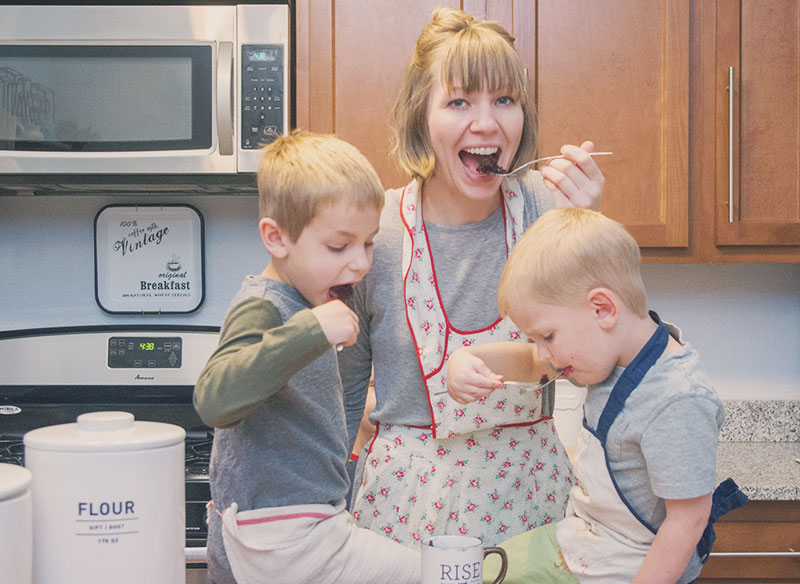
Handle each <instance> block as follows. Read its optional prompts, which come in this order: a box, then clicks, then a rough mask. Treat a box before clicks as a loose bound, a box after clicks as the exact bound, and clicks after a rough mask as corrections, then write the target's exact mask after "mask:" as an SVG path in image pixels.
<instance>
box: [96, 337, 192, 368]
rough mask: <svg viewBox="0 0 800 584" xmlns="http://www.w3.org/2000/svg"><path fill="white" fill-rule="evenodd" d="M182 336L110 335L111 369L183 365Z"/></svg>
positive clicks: (109, 363)
mask: <svg viewBox="0 0 800 584" xmlns="http://www.w3.org/2000/svg"><path fill="white" fill-rule="evenodd" d="M182 352H183V341H182V339H181V337H155V336H154V337H110V338H109V339H108V362H107V364H108V367H109V368H111V369H119V368H124V369H165V368H166V369H176V368H179V367H180V366H181V357H182Z"/></svg>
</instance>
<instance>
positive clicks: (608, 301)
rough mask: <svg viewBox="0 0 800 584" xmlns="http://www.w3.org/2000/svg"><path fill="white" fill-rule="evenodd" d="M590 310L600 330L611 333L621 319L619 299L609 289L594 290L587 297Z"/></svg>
mask: <svg viewBox="0 0 800 584" xmlns="http://www.w3.org/2000/svg"><path fill="white" fill-rule="evenodd" d="M587 300H588V302H589V307H590V309H591V310H592V311H593V312H594V316H595V319H596V320H597V322H598V324H599V325H600V328H602V329H603V330H606V331H609V330H611V329H612V328H614V325H616V324H617V320H618V319H619V308H618V307H619V302H620V299H619V297H618V296H617V295H616V294H614V292H612V291H611V290H609V289H608V288H594V289H592V290H590V291H589V294H588V295H587Z"/></svg>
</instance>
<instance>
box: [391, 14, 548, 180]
mask: <svg viewBox="0 0 800 584" xmlns="http://www.w3.org/2000/svg"><path fill="white" fill-rule="evenodd" d="M439 58H441V59H442V82H443V83H444V85H445V87H446V89H447V90H448V91H452V90H453V89H454V87H455V86H456V85H459V86H460V87H461V89H462V90H463V91H465V92H466V93H471V92H473V91H480V90H481V89H483V88H486V89H488V90H489V91H507V92H508V94H509V95H510V96H511V97H513V98H514V99H515V100H517V102H518V103H520V105H522V112H523V116H524V123H523V127H522V139H521V140H520V145H519V148H517V152H516V154H515V156H514V160H513V161H512V164H511V166H512V168H515V167H516V166H517V165H518V163H519V162H520V161H527V160H531V159H532V158H533V156H534V154H535V151H536V117H535V113H534V106H533V100H532V99H531V97H530V94H529V92H528V88H527V78H526V77H527V76H526V74H525V67H524V65H523V63H522V60H521V59H520V56H519V53H517V51H516V49H515V48H514V37H513V36H511V35H510V34H509V33H508V31H506V29H504V28H503V27H502V26H500V25H499V24H496V23H494V22H488V21H480V20H475V18H473V17H472V16H470V15H469V14H467V13H465V12H462V11H460V10H454V9H452V8H437V9H436V10H435V11H434V13H433V18H432V20H431V22H430V23H428V24H426V25H425V27H423V29H422V32H421V33H420V36H419V38H418V39H417V44H416V46H415V47H414V54H413V55H412V57H411V60H410V61H409V63H408V66H407V68H406V73H405V79H404V84H403V89H402V90H401V92H400V94H399V95H398V97H397V101H396V102H395V104H394V108H393V109H392V127H393V129H394V136H393V144H392V150H393V153H394V155H395V159H396V160H397V163H398V165H399V166H400V167H401V168H402V169H403V170H404V171H405V172H407V173H409V174H410V175H411V176H412V177H414V178H419V179H423V180H424V179H426V178H428V177H429V176H430V175H431V173H432V172H433V169H434V165H435V162H436V161H435V158H434V154H433V148H432V147H431V144H430V139H429V137H428V120H427V113H428V99H429V98H430V95H431V91H432V89H433V83H434V80H435V78H436V76H435V74H434V73H433V72H432V71H431V66H432V65H433V63H435V62H436V61H437V60H438V59H439Z"/></svg>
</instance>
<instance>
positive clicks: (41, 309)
mask: <svg viewBox="0 0 800 584" xmlns="http://www.w3.org/2000/svg"><path fill="white" fill-rule="evenodd" d="M130 203H140V204H141V203H183V204H190V205H193V206H195V207H196V208H197V209H198V210H199V211H200V212H201V214H202V216H203V218H204V222H205V287H206V294H205V301H204V303H203V305H202V306H201V307H200V308H199V309H198V310H197V311H195V312H193V313H191V314H171V315H160V316H152V315H151V316H147V317H143V316H137V315H112V314H107V313H105V312H103V311H102V310H101V309H100V307H99V306H98V305H97V303H96V301H95V287H94V218H95V215H96V214H97V212H98V211H99V210H100V209H102V208H103V207H104V206H106V205H110V204H130ZM257 212H258V201H257V198H256V197H253V196H237V195H220V196H215V195H204V196H193V197H188V196H181V195H171V196H169V195H151V196H148V197H142V196H138V197H132V196H113V197H110V196H102V195H95V196H69V197H63V196H17V197H8V196H0V330H14V329H24V328H39V327H60V326H74V325H98V324H151V323H159V324H181V325H211V326H219V325H220V324H221V323H222V320H223V318H224V317H225V312H226V310H227V308H228V304H229V302H230V299H231V298H232V297H233V295H234V293H235V292H236V290H238V288H239V285H240V283H241V281H242V279H243V277H244V276H245V275H247V274H255V273H259V272H260V271H261V270H262V269H263V268H264V267H265V265H266V263H267V255H266V252H265V251H264V248H263V245H262V244H261V241H260V239H259V236H258V231H257ZM643 276H644V280H645V285H646V286H647V290H648V299H649V304H650V307H651V308H652V309H653V310H655V311H657V312H658V313H659V314H660V315H661V317H662V318H663V319H664V320H667V321H670V322H673V323H675V324H677V325H678V326H679V327H680V328H681V329H682V330H683V333H684V337H685V339H686V340H687V341H688V342H689V343H690V344H691V345H692V346H693V347H695V348H696V349H697V350H698V351H700V354H701V356H702V358H703V361H704V363H705V365H706V368H707V369H708V371H709V374H710V376H711V379H712V381H713V383H714V385H715V387H716V388H717V391H718V392H719V394H720V396H721V397H722V398H723V399H725V400H748V401H749V400H789V401H791V400H800V357H799V356H798V347H800V264H713V265H703V264H646V265H644V266H643ZM795 419H797V416H795Z"/></svg>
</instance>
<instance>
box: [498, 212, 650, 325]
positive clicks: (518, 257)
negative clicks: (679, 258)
mask: <svg viewBox="0 0 800 584" xmlns="http://www.w3.org/2000/svg"><path fill="white" fill-rule="evenodd" d="M640 265H641V254H640V253H639V246H638V245H637V243H636V240H635V239H633V237H632V236H631V234H630V233H628V232H627V231H626V230H625V228H624V227H623V226H622V225H620V224H619V223H617V222H616V221H614V220H613V219H609V218H608V217H605V216H603V215H601V214H600V213H598V212H596V211H591V210H589V209H574V208H566V209H553V210H551V211H548V212H547V213H545V214H544V215H542V216H541V217H540V218H539V219H537V220H536V221H535V222H534V223H533V225H532V226H531V227H530V228H529V229H528V230H527V231H526V232H525V234H524V235H523V236H522V238H521V239H520V241H519V243H517V245H516V246H515V247H514V250H513V251H512V252H511V254H510V255H509V257H508V262H507V263H506V266H505V268H504V269H503V274H502V275H501V277H500V284H499V286H498V290H497V305H498V308H499V310H500V314H501V315H503V316H505V315H507V314H508V313H509V311H510V310H511V309H512V307H514V306H516V305H518V304H519V303H520V302H525V301H526V300H534V301H536V302H541V303H543V304H553V305H557V306H581V305H582V303H583V302H585V300H586V294H587V293H588V292H589V291H590V290H593V289H594V288H608V289H609V290H612V291H613V292H615V293H616V294H618V295H619V296H620V297H621V298H622V302H623V303H624V304H625V306H627V307H628V309H629V310H630V311H631V312H633V313H634V314H636V315H637V316H638V317H640V318H644V317H646V316H647V295H646V293H645V288H644V283H643V282H642V276H641V272H640Z"/></svg>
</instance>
